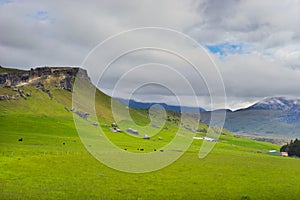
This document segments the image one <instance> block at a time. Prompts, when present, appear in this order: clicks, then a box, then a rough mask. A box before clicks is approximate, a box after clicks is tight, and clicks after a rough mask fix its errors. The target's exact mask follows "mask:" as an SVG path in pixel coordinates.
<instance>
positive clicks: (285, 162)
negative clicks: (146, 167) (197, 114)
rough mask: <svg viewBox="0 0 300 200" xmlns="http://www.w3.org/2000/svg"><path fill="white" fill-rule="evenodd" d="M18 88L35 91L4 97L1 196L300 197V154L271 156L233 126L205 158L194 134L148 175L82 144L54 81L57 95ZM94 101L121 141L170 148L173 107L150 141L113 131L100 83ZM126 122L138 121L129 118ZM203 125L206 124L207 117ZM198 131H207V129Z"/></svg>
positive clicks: (137, 113)
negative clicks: (107, 161)
mask: <svg viewBox="0 0 300 200" xmlns="http://www.w3.org/2000/svg"><path fill="white" fill-rule="evenodd" d="M19 89H21V90H22V91H23V92H24V93H25V94H27V93H28V94H30V95H29V96H28V97H26V98H18V99H17V100H1V101H0V169H1V170H0V199H298V198H299V197H300V188H299V182H300V177H299V173H300V169H299V164H300V159H296V158H286V157H279V156H273V155H269V154H268V151H269V150H273V149H276V150H279V148H280V147H279V146H277V145H274V144H270V143H266V142H259V141H253V140H249V139H245V138H238V137H235V135H233V134H232V133H230V132H228V131H226V130H224V131H223V132H222V135H221V136H220V138H219V140H218V142H217V143H216V146H215V148H214V149H213V151H212V152H211V153H210V154H209V155H208V156H207V157H205V158H204V159H199V157H198V152H199V149H200V147H201V145H202V141H201V140H195V141H194V142H193V143H192V145H191V146H190V148H189V149H188V150H187V151H186V152H185V153H184V155H183V156H182V157H181V158H180V159H178V160H177V161H175V162H174V163H173V164H171V165H169V166H168V167H165V168H163V169H161V170H158V171H155V172H151V173H142V174H130V173H124V172H120V171H116V170H114V169H111V168H109V167H107V166H105V165H104V164H102V163H101V162H99V161H97V160H96V159H95V158H94V157H93V156H92V155H91V154H89V153H88V151H87V150H86V148H85V147H84V145H83V144H82V142H81V140H80V137H79V136H78V134H77V131H76V129H75V125H74V121H73V112H72V111H71V109H72V93H71V92H70V91H67V90H61V89H55V88H50V93H51V94H53V97H52V99H51V98H50V97H49V95H48V94H47V93H46V92H44V91H42V90H40V89H36V87H34V86H22V87H19ZM4 94H5V95H8V94H15V91H13V88H3V87H0V95H4ZM95 102H96V106H95V108H96V112H97V116H98V120H99V121H98V123H99V126H100V127H101V128H102V129H103V130H104V132H105V134H106V136H107V137H108V138H109V139H110V140H111V141H112V142H113V143H114V144H116V145H117V146H119V147H120V148H122V149H127V150H128V151H132V152H140V150H138V149H140V148H143V149H144V150H145V151H153V149H163V148H164V147H165V145H167V144H168V143H169V142H170V141H171V140H172V139H173V137H174V133H175V132H176V131H177V129H178V121H179V117H178V116H177V115H176V114H174V113H173V112H170V111H169V112H167V115H168V118H169V119H170V120H167V121H166V124H165V125H164V127H167V129H162V130H161V131H160V132H159V133H158V134H157V135H154V136H152V137H151V139H150V140H145V139H142V138H137V137H131V136H130V135H129V134H127V133H126V132H125V131H123V132H121V133H114V132H112V131H111V130H110V128H111V126H110V124H111V123H112V122H114V119H113V117H112V113H111V109H110V104H111V99H110V97H108V96H106V95H105V94H103V93H102V92H100V91H98V90H97V93H96V96H95ZM119 106H122V105H121V104H119ZM130 113H131V116H132V118H133V119H134V121H135V123H137V124H139V125H146V124H148V123H149V122H150V120H149V115H148V111H146V110H138V109H130ZM94 122H95V121H89V118H88V120H87V123H89V124H90V128H91V129H92V128H96V127H94V125H93V123H94ZM120 123H121V124H120V126H122V127H133V128H134V124H133V123H132V122H130V121H126V120H124V121H121V122H120ZM199 129H201V130H204V129H207V126H206V125H205V124H202V123H200V124H199ZM151 130H152V129H149V130H148V131H151ZM153 130H154V129H153ZM186 131H188V130H186ZM195 135H196V133H195ZM197 135H198V136H200V137H203V136H205V132H201V133H197ZM159 137H161V138H163V139H162V140H158V138H159ZM154 139H155V142H154ZM19 140H22V141H19ZM140 153H144V152H140ZM162 153H164V152H162Z"/></svg>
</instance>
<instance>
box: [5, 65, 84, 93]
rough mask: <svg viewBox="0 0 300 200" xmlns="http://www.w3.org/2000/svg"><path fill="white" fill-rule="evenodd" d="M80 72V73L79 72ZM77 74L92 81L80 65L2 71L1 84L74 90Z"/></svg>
mask: <svg viewBox="0 0 300 200" xmlns="http://www.w3.org/2000/svg"><path fill="white" fill-rule="evenodd" d="M78 72H80V73H78ZM76 76H80V78H82V79H84V80H87V81H89V82H90V78H89V76H88V74H87V71H86V70H84V69H81V68H78V67H39V68H35V69H30V70H29V71H18V70H16V71H10V70H8V71H7V72H2V73H0V86H3V87H18V86H23V85H29V86H38V87H40V86H41V85H43V86H44V87H51V88H56V89H64V90H68V91H70V92H72V87H73V82H74V79H75V77H76Z"/></svg>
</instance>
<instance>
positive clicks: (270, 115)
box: [201, 97, 300, 138]
mask: <svg viewBox="0 0 300 200" xmlns="http://www.w3.org/2000/svg"><path fill="white" fill-rule="evenodd" d="M212 112H215V113H216V112H217V111H212ZM212 112H204V113H201V120H202V121H203V122H205V123H207V124H208V123H209V122H210V116H211V113H212ZM224 128H226V129H228V130H230V131H232V132H236V133H244V134H249V135H259V136H261V135H262V136H268V137H284V138H295V137H300V99H292V98H287V97H269V98H265V99H263V100H261V101H259V102H257V103H255V104H253V105H251V106H249V107H248V108H244V109H240V110H236V111H227V112H226V120H225V124H224Z"/></svg>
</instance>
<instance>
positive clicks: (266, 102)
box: [247, 97, 300, 110]
mask: <svg viewBox="0 0 300 200" xmlns="http://www.w3.org/2000/svg"><path fill="white" fill-rule="evenodd" d="M294 109H296V110H299V109H300V99H296V98H288V97H268V98H265V99H263V100H261V101H259V102H257V103H255V104H253V105H252V106H250V107H248V108H247V110H294Z"/></svg>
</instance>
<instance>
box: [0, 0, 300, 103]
mask: <svg viewBox="0 0 300 200" xmlns="http://www.w3.org/2000/svg"><path fill="white" fill-rule="evenodd" d="M299 24H300V1H297V0H285V1H280V0H278V1H276V0H275V1H274V0H265V1H258V0H226V1H219V0H199V1H196V0H192V1H189V0H185V1H174V0H163V1H156V2H154V1H140V0H137V1H121V0H119V1H109V0H107V1H104V0H102V1H96V0H94V1H92V0H88V1H76V0H74V1H66V0H61V1H54V0H49V1H47V0H45V1H38V0H35V1H31V0H26V1H25V0H0V27H1V34H0V65H2V66H6V67H17V68H25V69H29V68H31V67H34V66H45V65H47V66H80V65H82V64H83V63H84V64H87V66H84V67H85V68H87V69H88V71H89V74H90V75H91V76H92V78H93V80H97V78H98V77H94V75H95V74H96V72H97V70H98V69H97V67H96V66H93V65H90V66H89V62H88V61H87V56H88V55H89V53H90V52H91V50H92V49H94V48H95V47H96V46H97V45H98V44H99V43H101V42H103V41H104V40H105V39H107V38H109V37H111V36H112V35H115V34H118V33H120V32H122V31H127V30H130V29H135V28H142V27H162V28H166V29H171V30H175V31H178V32H182V33H183V34H185V35H186V36H189V37H191V38H192V39H193V40H195V41H196V42H198V43H199V44H200V45H202V46H203V47H204V48H205V50H206V51H207V52H208V53H209V54H210V57H211V59H212V60H213V62H214V63H215V65H216V66H217V68H218V70H219V72H220V75H221V78H222V80H223V82H224V87H225V92H226V95H227V107H228V108H231V109H236V108H239V107H243V106H246V105H248V104H250V103H252V102H254V101H257V100H259V99H261V98H264V97H266V96H292V97H300V87H299V85H300V26H299ZM150 33H151V31H150ZM145 34H146V35H147V34H148V36H147V37H144V36H143V34H141V33H139V34H138V36H135V37H136V38H139V39H136V40H132V39H128V40H127V39H126V38H125V39H124V38H123V39H122V42H121V40H120V41H119V43H118V45H119V46H118V45H117V44H116V43H117V41H115V43H114V45H111V44H107V46H106V49H105V53H111V54H113V53H116V52H118V51H117V50H119V49H120V45H123V46H127V47H131V45H132V44H136V45H137V46H138V44H139V42H138V41H140V40H143V39H144V40H149V41H151V39H149V32H147V33H145ZM154 35H155V34H154V33H153V34H152V36H153V38H155V40H153V41H152V42H153V45H155V44H157V45H159V44H163V43H164V42H165V41H168V39H166V38H165V36H162V35H159V34H158V35H155V36H154ZM170 38H173V40H172V43H173V44H175V45H177V43H180V42H178V41H177V39H176V38H175V37H171V36H170ZM170 41H171V40H170ZM120 43H121V44H120ZM181 45H182V44H178V46H177V48H182V49H184V50H185V52H186V53H188V52H189V53H190V55H191V56H192V57H197V53H195V52H194V49H195V46H193V45H183V46H181ZM133 46H134V45H133ZM102 48H103V47H102ZM189 48H190V49H189ZM119 53H120V52H119ZM200 54H201V53H199V56H198V57H199V58H201V59H202V57H201V56H204V55H202V54H201V55H200ZM95 56H96V55H95ZM97 56H98V57H101V51H99V52H97ZM125 57H126V58H125ZM125 57H124V58H122V59H120V60H119V62H117V63H115V64H114V65H112V66H111V68H110V69H109V70H108V71H106V76H104V78H103V79H102V80H101V81H100V82H99V83H98V86H99V87H100V88H101V89H102V90H104V91H105V92H106V93H108V94H112V93H113V92H112V91H113V90H112V89H113V88H114V86H115V85H116V83H117V82H118V80H120V77H122V75H124V74H126V72H128V71H129V70H132V69H135V73H132V74H130V76H128V77H127V78H124V80H122V81H123V82H122V84H119V85H121V86H122V87H120V90H119V91H120V92H118V95H119V96H121V97H122V95H123V96H124V95H125V93H128V92H130V91H132V89H130V87H132V86H134V85H135V84H133V83H132V82H134V81H136V82H138V83H141V81H149V82H151V81H152V82H156V81H158V80H166V79H167V78H166V77H168V80H167V81H166V82H168V84H170V87H171V88H176V90H177V91H176V92H175V93H176V95H180V96H181V97H182V99H184V100H183V102H184V104H185V105H191V104H190V98H191V96H192V97H194V95H195V94H196V96H197V100H198V101H199V103H200V106H202V107H204V108H207V109H209V105H210V102H209V98H208V97H209V87H212V88H214V87H217V86H211V85H209V84H208V85H207V80H205V77H204V78H203V79H197V77H194V76H193V73H192V71H191V70H188V67H187V66H186V64H184V63H181V62H182V60H181V61H180V59H178V57H176V56H175V57H174V56H170V55H169V54H168V52H158V51H157V50H143V51H141V52H134V53H132V54H130V55H128V56H125ZM187 57H188V56H187ZM203 59H204V58H203ZM167 61H168V65H169V66H174V68H176V70H177V72H179V73H180V74H181V75H182V74H183V75H184V77H185V80H189V81H190V84H191V85H192V86H193V87H194V88H196V92H195V93H193V94H192V93H190V92H188V91H186V90H185V85H184V84H181V81H178V77H176V76H177V75H178V74H177V75H176V73H175V74H174V76H173V75H169V76H168V73H169V72H168V71H167V68H166V67H165V68H164V67H163V66H165V65H158V64H152V65H151V64H149V63H163V64H166V62H167ZM143 64H145V66H146V67H145V68H144V71H143V70H140V68H135V67H136V66H140V65H143ZM159 66H161V67H159ZM100 68H101V66H100ZM164 70H165V71H164ZM153 77H155V79H153V80H152V79H151V78H153ZM172 77H173V79H172ZM215 78H216V77H214V76H212V77H209V78H207V79H211V81H213V80H214V79H215ZM94 82H97V81H94ZM205 83H206V88H205ZM168 87H169V86H168ZM168 87H167V88H164V87H157V86H152V87H151V86H149V85H147V86H146V87H144V89H143V88H140V89H139V91H140V92H137V93H136V94H133V95H132V96H134V97H135V98H136V99H140V100H143V101H149V100H153V101H166V102H175V100H174V98H173V97H172V92H170V91H169V90H168V89H170V88H168ZM207 88H208V89H207ZM212 90H217V89H212ZM218 95H221V94H219V93H218V94H217V96H218ZM125 96H126V95H125ZM220 99H222V98H220ZM221 101H222V100H220V102H221ZM221 105H222V104H221V103H220V107H222V106H221ZM214 107H218V106H217V105H215V106H214Z"/></svg>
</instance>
